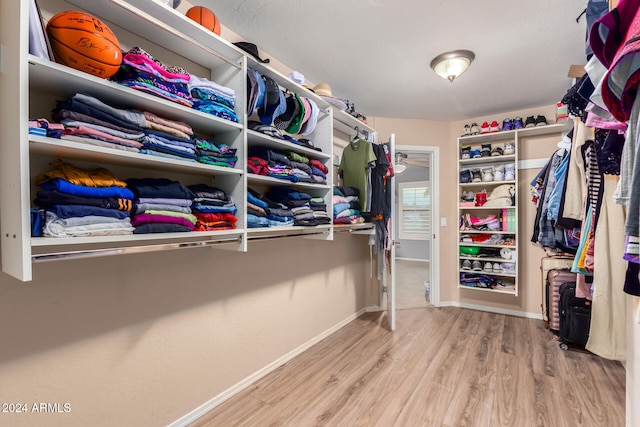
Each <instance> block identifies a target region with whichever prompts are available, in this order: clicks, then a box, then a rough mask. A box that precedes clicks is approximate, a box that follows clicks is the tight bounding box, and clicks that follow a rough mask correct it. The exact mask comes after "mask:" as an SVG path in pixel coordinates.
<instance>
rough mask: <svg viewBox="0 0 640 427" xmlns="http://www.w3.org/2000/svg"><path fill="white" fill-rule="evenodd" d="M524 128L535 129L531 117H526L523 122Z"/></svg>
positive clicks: (533, 120) (534, 123)
mask: <svg viewBox="0 0 640 427" xmlns="http://www.w3.org/2000/svg"><path fill="white" fill-rule="evenodd" d="M538 117H539V116H538ZM524 127H526V128H533V127H536V119H534V118H533V116H529V117H527V119H526V120H525V121H524Z"/></svg>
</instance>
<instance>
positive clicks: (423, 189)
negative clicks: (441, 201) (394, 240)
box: [398, 181, 431, 240]
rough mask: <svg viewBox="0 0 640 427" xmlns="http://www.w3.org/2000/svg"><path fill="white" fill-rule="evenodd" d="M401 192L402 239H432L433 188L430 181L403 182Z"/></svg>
mask: <svg viewBox="0 0 640 427" xmlns="http://www.w3.org/2000/svg"><path fill="white" fill-rule="evenodd" d="M398 190H399V193H400V194H399V200H398V206H399V212H398V213H399V217H400V224H399V227H398V228H399V233H398V237H399V238H400V239H407V240H430V239H431V187H430V183H429V181H416V182H401V183H399V184H398Z"/></svg>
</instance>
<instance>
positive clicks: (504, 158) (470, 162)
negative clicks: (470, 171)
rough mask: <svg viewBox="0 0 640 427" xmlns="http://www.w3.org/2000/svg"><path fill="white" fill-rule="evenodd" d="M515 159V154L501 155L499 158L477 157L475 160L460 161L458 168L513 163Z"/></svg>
mask: <svg viewBox="0 0 640 427" xmlns="http://www.w3.org/2000/svg"><path fill="white" fill-rule="evenodd" d="M515 159H516V155H515V154H503V155H501V156H486V157H478V158H475V159H460V166H467V165H484V164H494V163H500V162H508V161H512V162H513V161H514V160H515Z"/></svg>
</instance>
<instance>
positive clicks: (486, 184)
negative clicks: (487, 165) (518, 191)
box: [460, 180, 516, 188]
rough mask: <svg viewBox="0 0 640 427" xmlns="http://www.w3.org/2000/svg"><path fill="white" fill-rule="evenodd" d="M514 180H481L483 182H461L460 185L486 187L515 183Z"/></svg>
mask: <svg viewBox="0 0 640 427" xmlns="http://www.w3.org/2000/svg"><path fill="white" fill-rule="evenodd" d="M515 183H516V182H515V181H514V180H509V181H483V182H461V183H460V186H461V187H465V188H466V187H486V186H489V185H501V184H515Z"/></svg>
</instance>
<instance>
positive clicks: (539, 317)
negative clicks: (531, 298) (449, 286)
mask: <svg viewBox="0 0 640 427" xmlns="http://www.w3.org/2000/svg"><path fill="white" fill-rule="evenodd" d="M440 307H460V308H468V309H471V310H479V311H488V312H489V313H497V314H506V315H509V316H517V317H526V318H527V319H536V320H542V313H529V312H527V311H520V310H508V309H506V308H498V307H491V306H488V305H478V304H468V303H466V302H459V301H442V302H440Z"/></svg>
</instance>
